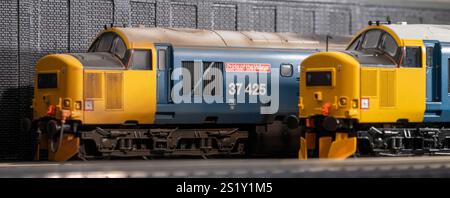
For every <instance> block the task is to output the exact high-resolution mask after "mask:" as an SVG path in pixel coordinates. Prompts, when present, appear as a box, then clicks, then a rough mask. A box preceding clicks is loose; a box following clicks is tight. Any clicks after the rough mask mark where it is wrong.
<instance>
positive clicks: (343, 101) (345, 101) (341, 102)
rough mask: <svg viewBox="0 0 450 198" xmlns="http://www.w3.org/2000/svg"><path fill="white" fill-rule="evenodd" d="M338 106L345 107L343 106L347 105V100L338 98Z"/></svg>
mask: <svg viewBox="0 0 450 198" xmlns="http://www.w3.org/2000/svg"><path fill="white" fill-rule="evenodd" d="M339 105H340V106H345V105H347V98H345V97H341V98H339Z"/></svg>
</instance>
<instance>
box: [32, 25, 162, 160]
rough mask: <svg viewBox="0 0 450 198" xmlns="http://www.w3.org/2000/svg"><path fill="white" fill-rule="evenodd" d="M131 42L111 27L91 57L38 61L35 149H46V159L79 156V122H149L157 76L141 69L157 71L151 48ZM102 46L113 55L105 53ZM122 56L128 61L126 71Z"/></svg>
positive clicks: (68, 56)
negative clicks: (154, 68)
mask: <svg viewBox="0 0 450 198" xmlns="http://www.w3.org/2000/svg"><path fill="white" fill-rule="evenodd" d="M133 41H134V42H132V41H131V40H130V39H128V38H127V37H125V36H124V35H123V33H122V32H121V31H120V30H119V29H115V28H112V29H109V30H106V31H104V32H102V33H101V34H100V36H99V37H98V38H97V39H96V41H95V42H94V44H93V45H92V46H91V49H90V53H74V54H57V55H48V56H45V57H43V58H41V59H40V61H39V62H38V63H37V65H36V78H35V79H36V82H35V90H34V93H35V98H34V99H33V109H34V119H35V120H39V124H38V125H39V126H38V129H39V131H40V132H39V136H40V137H39V143H38V148H37V150H38V151H39V150H40V151H47V152H48V153H47V154H46V156H48V159H49V160H52V161H65V160H68V159H70V158H72V157H73V156H75V155H76V154H77V153H79V152H80V136H79V135H76V134H75V133H74V132H76V131H77V128H78V127H79V126H81V125H82V124H84V125H99V124H102V125H105V124H124V123H127V122H136V123H139V124H152V123H153V120H154V112H155V111H156V96H155V94H151V93H154V92H155V84H156V72H155V71H154V70H146V69H145V68H152V67H155V66H154V65H151V64H152V63H155V62H156V55H155V53H152V52H155V48H154V45H153V44H152V43H148V42H137V41H138V39H136V38H134V40H133ZM105 46H109V47H108V48H109V49H110V50H112V51H108V52H107V51H104V49H103V48H105V49H106V47H105ZM121 58H123V60H122V59H121ZM126 58H129V59H130V62H131V64H130V65H129V68H127V69H126V68H125V65H127V62H124V60H128V59H126ZM136 60H139V61H136ZM135 67H139V69H135ZM131 112H132V113H131ZM39 158H40V153H39V152H37V153H36V159H39Z"/></svg>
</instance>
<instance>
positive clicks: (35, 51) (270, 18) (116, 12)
mask: <svg viewBox="0 0 450 198" xmlns="http://www.w3.org/2000/svg"><path fill="white" fill-rule="evenodd" d="M386 16H390V17H391V19H392V20H393V21H394V22H398V21H407V22H408V23H436V24H450V3H449V2H446V1H442V0H434V1H433V0H415V1H414V2H411V1H405V0H400V1H399V0H392V1H387V0H382V1H376V2H371V1H369V0H364V1H356V2H355V1H350V0H318V1H314V2H313V1H307V0H283V1H275V0H260V1H250V0H194V1H187V0H20V1H19V0H0V159H3V160H14V159H30V158H31V157H32V156H31V152H30V147H31V145H32V144H33V142H34V140H35V137H33V136H31V135H30V134H25V133H23V132H20V131H19V126H20V122H19V118H20V117H23V116H30V115H31V110H30V105H31V98H32V86H33V78H32V77H33V75H34V72H33V68H34V64H35V63H36V61H37V60H38V59H39V58H40V57H42V56H44V55H46V54H49V53H65V52H81V51H84V50H85V49H87V47H88V45H89V43H90V42H91V41H92V39H93V38H94V36H95V35H96V33H97V32H99V31H100V30H101V29H102V28H103V25H105V24H107V25H109V24H111V23H114V24H115V25H119V26H121V25H124V24H126V25H132V26H137V25H145V26H147V27H155V26H158V27H187V28H202V29H221V30H256V31H266V32H300V33H305V34H331V35H350V34H353V33H354V32H356V31H357V30H359V29H360V28H362V27H364V26H365V25H366V24H367V21H368V20H385V18H386Z"/></svg>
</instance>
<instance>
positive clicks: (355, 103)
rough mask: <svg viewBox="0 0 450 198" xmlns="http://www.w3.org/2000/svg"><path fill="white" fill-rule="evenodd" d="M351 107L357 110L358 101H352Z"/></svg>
mask: <svg viewBox="0 0 450 198" xmlns="http://www.w3.org/2000/svg"><path fill="white" fill-rule="evenodd" d="M352 107H353V108H355V109H356V108H358V99H354V100H352Z"/></svg>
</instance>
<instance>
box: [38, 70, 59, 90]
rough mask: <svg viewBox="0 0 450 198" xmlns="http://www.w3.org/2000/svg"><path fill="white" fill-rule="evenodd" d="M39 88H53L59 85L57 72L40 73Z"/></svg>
mask: <svg viewBox="0 0 450 198" xmlns="http://www.w3.org/2000/svg"><path fill="white" fill-rule="evenodd" d="M37 80H38V89H52V88H57V87H58V81H57V80H58V77H57V75H56V73H47V74H38V79H37Z"/></svg>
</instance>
